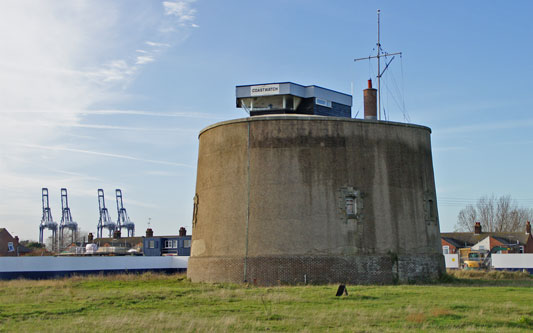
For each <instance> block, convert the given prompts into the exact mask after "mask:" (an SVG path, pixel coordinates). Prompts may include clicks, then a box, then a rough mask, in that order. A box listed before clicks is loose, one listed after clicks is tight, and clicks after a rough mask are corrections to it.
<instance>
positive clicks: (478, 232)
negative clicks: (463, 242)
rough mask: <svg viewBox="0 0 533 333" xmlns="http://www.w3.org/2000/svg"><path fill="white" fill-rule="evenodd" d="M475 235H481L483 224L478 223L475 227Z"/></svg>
mask: <svg viewBox="0 0 533 333" xmlns="http://www.w3.org/2000/svg"><path fill="white" fill-rule="evenodd" d="M474 234H475V235H481V223H479V222H476V225H474Z"/></svg>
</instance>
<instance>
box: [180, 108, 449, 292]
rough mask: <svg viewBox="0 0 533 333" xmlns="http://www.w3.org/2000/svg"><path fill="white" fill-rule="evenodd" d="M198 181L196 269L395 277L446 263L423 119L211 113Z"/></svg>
mask: <svg viewBox="0 0 533 333" xmlns="http://www.w3.org/2000/svg"><path fill="white" fill-rule="evenodd" d="M196 193H197V206H196V209H195V211H196V213H195V217H194V221H193V233H192V240H193V241H192V252H191V258H190V260H189V266H188V276H189V277H190V278H191V279H192V280H193V281H211V282H216V281H231V282H242V281H244V280H247V281H256V282H257V283H259V284H265V285H268V284H277V283H296V282H303V279H304V275H305V276H306V279H307V281H314V282H320V283H322V282H349V283H391V282H394V281H408V280H422V279H427V278H433V277H436V276H438V275H439V274H440V273H441V272H443V271H444V259H443V257H442V255H441V251H440V233H439V223H438V214H437V208H436V197H435V182H434V175H433V164H432V157H431V141H430V129H429V128H427V127H422V126H416V125H407V124H399V123H390V122H376V121H365V120H356V119H346V118H332V117H312V116H311V117H310V116H267V117H252V118H246V119H238V120H234V121H228V122H223V123H218V124H215V125H213V126H210V127H208V128H207V129H205V130H203V131H202V132H201V133H200V148H199V157H198V173H197V183H196ZM350 193H356V195H355V196H356V197H357V199H356V203H357V206H358V209H357V214H355V215H347V213H346V206H345V198H346V197H347V194H350ZM350 195H351V194H350Z"/></svg>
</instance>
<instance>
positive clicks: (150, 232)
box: [146, 228, 154, 237]
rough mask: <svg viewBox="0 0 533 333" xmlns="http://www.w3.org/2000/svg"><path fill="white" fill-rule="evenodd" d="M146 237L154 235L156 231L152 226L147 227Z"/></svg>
mask: <svg viewBox="0 0 533 333" xmlns="http://www.w3.org/2000/svg"><path fill="white" fill-rule="evenodd" d="M146 237H154V231H153V230H152V228H148V229H146Z"/></svg>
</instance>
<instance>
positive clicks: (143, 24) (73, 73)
mask: <svg viewBox="0 0 533 333" xmlns="http://www.w3.org/2000/svg"><path fill="white" fill-rule="evenodd" d="M126 6H127V7H126ZM187 8H189V9H188V11H186V12H184V15H191V14H194V13H195V10H194V9H192V8H191V7H190V5H189V6H188V7H187ZM176 17H177V16H173V15H170V16H169V15H166V9H165V7H164V6H159V7H154V6H151V5H146V4H145V3H144V2H135V3H133V4H132V5H130V3H129V2H128V3H127V4H125V3H124V2H111V1H105V0H77V1H32V0H3V1H0V41H1V42H2V51H1V52H0V179H1V182H0V189H2V192H3V193H8V192H9V193H10V195H9V198H5V200H4V198H3V200H1V202H0V215H1V216H4V217H5V216H17V218H16V219H10V218H2V219H3V220H4V221H7V222H6V224H5V226H7V227H8V229H15V230H14V232H15V233H16V234H19V235H21V236H23V237H26V238H30V237H32V236H30V235H35V233H36V230H35V229H36V228H34V227H35V225H36V223H38V219H39V218H40V213H39V209H38V208H37V212H36V214H35V213H32V215H33V218H34V219H35V221H34V220H31V219H29V220H28V218H27V216H25V217H20V216H21V214H20V212H26V211H27V210H28V209H29V207H34V206H35V203H36V202H37V206H38V205H39V204H38V203H39V202H40V198H39V197H38V196H39V195H40V193H39V191H40V187H42V186H50V187H57V188H59V187H61V186H65V184H67V186H68V187H69V188H70V187H73V188H76V189H77V190H76V192H77V193H84V192H86V193H93V192H94V190H93V189H94V187H95V186H103V185H105V179H107V176H106V175H103V174H102V175H100V174H94V171H93V170H89V171H87V173H91V175H90V176H84V173H86V172H85V171H84V170H83V169H81V168H82V166H81V162H80V160H81V159H78V157H80V156H83V155H86V156H91V161H92V162H93V163H94V160H98V159H102V160H104V161H105V160H106V159H109V158H113V159H116V160H124V161H130V162H129V163H131V161H138V162H139V163H149V164H159V165H166V166H171V167H185V168H190V167H191V166H189V165H186V164H182V163H177V162H172V161H165V160H164V158H163V159H161V160H160V159H158V158H157V156H155V157H154V156H149V157H151V158H142V157H138V156H134V155H137V154H136V153H135V154H115V153H108V152H102V151H101V150H113V149H114V148H100V147H97V146H93V145H94V144H96V142H101V141H98V140H97V139H93V138H92V137H91V135H90V134H92V133H90V130H92V129H94V130H102V129H104V130H105V129H119V130H128V131H129V130H133V131H136V130H137V131H144V130H152V129H151V128H150V127H149V124H147V125H146V127H129V126H122V125H121V124H119V126H115V125H113V124H87V120H86V118H87V115H90V114H91V110H92V109H94V108H95V106H97V107H102V105H104V106H103V107H106V106H105V105H106V102H108V101H110V100H111V101H120V100H126V99H127V98H128V96H127V93H126V92H125V89H126V88H127V86H128V84H129V83H131V82H132V81H133V80H134V79H135V78H136V77H137V76H138V74H139V72H140V71H141V70H142V69H143V68H144V66H145V65H146V64H148V63H153V62H156V61H157V59H158V57H160V56H161V54H162V52H163V51H164V50H165V49H168V48H169V47H170V46H171V45H172V46H175V45H176V43H178V42H179V41H182V40H184V38H186V37H187V36H188V33H187V32H186V31H183V28H181V26H180V24H181V23H182V20H181V18H180V17H177V18H176ZM146 18H149V19H146ZM184 19H185V20H186V18H185V17H184ZM163 21H164V22H163ZM172 27H173V29H172V32H169V33H167V34H162V33H161V30H162V28H172ZM169 31H170V30H169ZM147 41H149V42H147ZM142 126H144V125H142ZM79 128H84V129H86V130H84V131H83V132H81V131H80V130H78V129H79ZM169 130H180V131H181V129H176V128H174V129H169ZM99 133H101V132H98V134H95V135H94V137H98V135H99ZM123 133H124V132H122V134H123ZM87 134H89V135H87ZM117 137H118V135H117ZM123 137H125V136H124V135H122V136H120V137H118V138H117V139H116V141H117V142H118V143H121V144H124V142H123V141H120V140H123V139H122V138H123ZM65 142H68V146H66V145H65ZM14 143H16V144H14ZM80 147H83V149H80ZM117 149H120V148H117ZM131 151H133V149H132V150H131ZM83 162H86V160H85V159H83ZM135 164H136V163H135ZM127 165H129V164H127ZM61 169H63V170H64V171H66V172H70V174H57V173H54V172H53V171H51V170H61ZM100 176H101V177H100ZM97 183H98V184H100V185H95V184H97ZM35 193H37V198H36V197H35ZM93 195H94V194H93ZM31 209H33V208H31ZM26 215H27V214H26ZM11 226H13V228H11ZM26 229H27V230H29V231H26ZM10 231H11V230H10ZM33 238H35V237H34V236H33Z"/></svg>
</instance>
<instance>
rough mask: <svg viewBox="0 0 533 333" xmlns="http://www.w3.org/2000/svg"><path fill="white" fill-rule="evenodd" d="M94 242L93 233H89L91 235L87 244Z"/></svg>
mask: <svg viewBox="0 0 533 333" xmlns="http://www.w3.org/2000/svg"><path fill="white" fill-rule="evenodd" d="M93 240H94V235H93V233H92V232H90V233H89V235H88V236H87V243H89V244H90V243H92V242H93Z"/></svg>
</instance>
